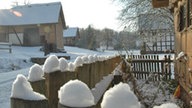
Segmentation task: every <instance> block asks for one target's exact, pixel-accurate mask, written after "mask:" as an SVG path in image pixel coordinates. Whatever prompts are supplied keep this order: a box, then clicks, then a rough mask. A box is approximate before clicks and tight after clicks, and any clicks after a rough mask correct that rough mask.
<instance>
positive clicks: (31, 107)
mask: <svg viewBox="0 0 192 108" xmlns="http://www.w3.org/2000/svg"><path fill="white" fill-rule="evenodd" d="M11 108H48V101H47V100H46V99H45V100H23V99H18V98H11Z"/></svg>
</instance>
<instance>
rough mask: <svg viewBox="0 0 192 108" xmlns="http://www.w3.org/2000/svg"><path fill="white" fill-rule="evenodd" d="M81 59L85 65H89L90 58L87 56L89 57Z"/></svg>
mask: <svg viewBox="0 0 192 108" xmlns="http://www.w3.org/2000/svg"><path fill="white" fill-rule="evenodd" d="M81 58H82V60H83V63H89V59H88V56H87V55H85V56H82V57H81Z"/></svg>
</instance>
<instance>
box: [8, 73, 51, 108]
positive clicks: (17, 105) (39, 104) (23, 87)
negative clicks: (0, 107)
mask: <svg viewBox="0 0 192 108" xmlns="http://www.w3.org/2000/svg"><path fill="white" fill-rule="evenodd" d="M10 101H11V108H48V101H47V99H46V98H45V96H44V95H41V94H39V93H37V92H34V91H33V88H32V87H31V85H30V83H29V82H28V80H27V78H25V76H24V75H20V74H19V75H17V78H16V80H15V81H14V82H13V85H12V92H11V100H10Z"/></svg>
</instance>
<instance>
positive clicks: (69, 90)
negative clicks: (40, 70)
mask: <svg viewBox="0 0 192 108" xmlns="http://www.w3.org/2000/svg"><path fill="white" fill-rule="evenodd" d="M58 97H59V103H60V104H62V105H65V106H69V107H89V106H93V105H94V97H93V95H92V93H91V91H90V89H89V88H88V86H87V85H86V84H85V83H83V82H82V81H79V80H70V81H69V82H67V83H66V84H65V85H63V86H62V87H61V88H60V90H59V91H58Z"/></svg>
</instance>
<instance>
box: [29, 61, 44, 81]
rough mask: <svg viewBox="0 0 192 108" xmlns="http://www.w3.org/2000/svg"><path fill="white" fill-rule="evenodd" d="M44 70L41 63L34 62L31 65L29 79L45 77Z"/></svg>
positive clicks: (35, 79)
mask: <svg viewBox="0 0 192 108" xmlns="http://www.w3.org/2000/svg"><path fill="white" fill-rule="evenodd" d="M43 75H44V72H43V70H42V68H41V66H40V65H39V64H34V65H33V66H31V68H30V69H29V75H28V80H29V81H31V82H33V81H39V80H42V79H44V77H43Z"/></svg>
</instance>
